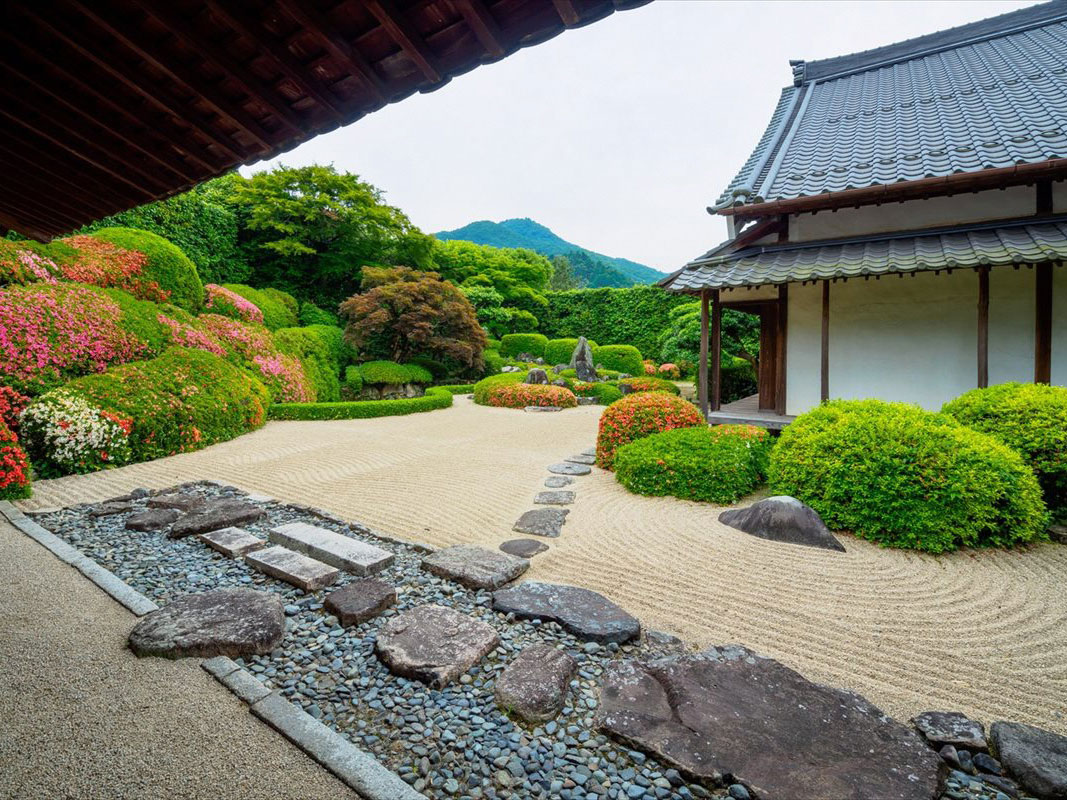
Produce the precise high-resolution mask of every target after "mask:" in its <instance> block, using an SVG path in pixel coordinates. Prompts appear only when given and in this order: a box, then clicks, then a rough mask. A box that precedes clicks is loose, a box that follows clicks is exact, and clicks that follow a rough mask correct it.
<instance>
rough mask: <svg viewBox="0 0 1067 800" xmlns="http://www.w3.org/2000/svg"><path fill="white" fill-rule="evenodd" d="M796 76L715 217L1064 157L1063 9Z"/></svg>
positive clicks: (804, 68)
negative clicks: (750, 206) (749, 207)
mask: <svg viewBox="0 0 1067 800" xmlns="http://www.w3.org/2000/svg"><path fill="white" fill-rule="evenodd" d="M793 70H794V74H795V75H796V85H794V86H791V87H787V88H786V89H784V90H783V91H782V95H781V97H780V98H779V101H778V106H777V107H776V109H775V112H774V116H773V117H772V118H771V122H770V125H769V126H768V127H767V130H766V131H765V132H764V134H763V138H762V139H761V140H760V142H759V144H758V145H757V147H756V149H755V151H754V152H753V153H752V155H751V156H750V157H749V159H748V161H747V162H746V164H745V166H744V167H743V168H742V170H741V172H740V173H738V175H737V177H735V178H734V180H733V181H732V182H731V184H730V186H729V187H728V188H727V189H726V190H725V191H724V192H723V193H722V195H720V196H719V199H718V201H717V202H716V204H715V206H714V207H713V210H717V209H723V208H726V207H728V206H736V205H741V204H747V203H756V202H764V201H772V200H788V199H793V198H797V197H806V196H810V195H817V194H821V193H824V192H837V191H842V190H845V189H854V188H862V187H867V186H874V185H879V184H885V183H894V182H898V181H910V180H918V179H922V178H931V177H943V176H946V175H951V174H954V173H959V172H977V171H980V170H983V169H991V168H997V167H1010V166H1013V165H1015V164H1026V163H1037V162H1041V161H1046V160H1049V159H1053V158H1067V0H1053V2H1050V3H1045V4H1042V5H1040V6H1034V7H1031V8H1025V9H1022V10H1021V11H1016V12H1013V13H1011V14H1004V15H1002V16H1000V17H995V18H992V19H989V20H983V21H981V22H979V23H972V24H971V25H965V26H962V27H960V28H954V29H952V30H950V31H943V32H941V33H938V34H933V35H931V36H924V37H921V38H919V39H913V40H910V41H909V42H902V43H900V44H897V45H890V46H889V47H884V48H879V49H877V50H871V51H867V52H865V53H857V54H855V55H852V56H843V57H840V58H835V59H827V60H825V61H815V62H808V63H803V62H794V63H793Z"/></svg>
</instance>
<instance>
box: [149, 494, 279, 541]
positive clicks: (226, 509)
mask: <svg viewBox="0 0 1067 800" xmlns="http://www.w3.org/2000/svg"><path fill="white" fill-rule="evenodd" d="M262 516H263V509H262V508H258V507H256V506H253V505H249V504H248V503H245V502H242V501H241V500H230V499H223V500H209V501H206V502H205V503H204V504H203V505H202V506H200V507H199V509H198V511H197V512H196V513H193V514H189V515H187V516H185V517H182V518H181V519H180V520H178V521H177V522H175V523H174V525H173V527H171V529H170V533H169V534H168V535H169V536H170V538H172V539H182V538H184V537H186V536H195V535H196V534H198V533H207V532H208V531H217V530H219V528H229V527H231V526H235V525H245V524H247V523H249V522H255V521H256V520H257V519H259V518H260V517H262Z"/></svg>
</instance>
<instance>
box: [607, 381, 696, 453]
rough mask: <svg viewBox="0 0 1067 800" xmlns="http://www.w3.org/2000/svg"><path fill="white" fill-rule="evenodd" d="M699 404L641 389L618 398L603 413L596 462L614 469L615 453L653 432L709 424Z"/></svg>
mask: <svg viewBox="0 0 1067 800" xmlns="http://www.w3.org/2000/svg"><path fill="white" fill-rule="evenodd" d="M706 425H707V423H706V422H705V421H704V418H703V417H702V416H701V415H700V412H699V411H697V409H696V407H695V406H694V405H693V404H692V403H690V402H687V401H686V400H683V399H682V398H680V397H675V396H674V395H671V394H667V393H666V392H641V393H639V394H631V395H627V396H625V397H623V398H622V399H621V400H617V401H615V402H614V403H612V404H611V405H610V406H608V407H607V408H605V409H604V413H603V414H601V415H600V428H599V432H598V434H597V438H596V463H597V466H598V467H602V468H603V469H612V468H613V466H614V463H615V453H616V452H617V451H618V449H619V448H620V447H622V446H623V445H626V444H629V443H630V442H633V441H635V440H637V439H641V438H643V437H645V436H650V435H652V434H653V433H661V432H662V431H669V430H674V429H675V428H694V427H706Z"/></svg>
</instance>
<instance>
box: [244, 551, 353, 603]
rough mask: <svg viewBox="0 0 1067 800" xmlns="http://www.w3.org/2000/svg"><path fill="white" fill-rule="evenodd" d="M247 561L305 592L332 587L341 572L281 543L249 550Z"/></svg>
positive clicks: (257, 568)
mask: <svg viewBox="0 0 1067 800" xmlns="http://www.w3.org/2000/svg"><path fill="white" fill-rule="evenodd" d="M245 563H246V564H248V566H250V567H252V569H254V570H256V571H258V572H262V573H263V574H264V575H270V576H271V577H272V578H277V579H278V580H280V581H285V582H286V583H291V584H293V586H296V587H298V588H300V589H303V590H304V591H305V592H313V591H315V590H316V589H321V588H323V587H324V586H330V585H332V584H333V583H334V582H335V581H336V580H337V578H338V577H340V575H341V571H340V570H338V569H335V568H333V567H331V566H330V565H329V564H323V563H322V562H321V561H316V560H315V559H313V558H309V557H308V556H306V555H303V554H302V553H294V552H293V551H292V550H289V549H287V548H285V547H281V546H278V545H275V546H274V547H268V548H266V549H265V550H256V551H255V552H253V553H249V554H248V555H247V556H245Z"/></svg>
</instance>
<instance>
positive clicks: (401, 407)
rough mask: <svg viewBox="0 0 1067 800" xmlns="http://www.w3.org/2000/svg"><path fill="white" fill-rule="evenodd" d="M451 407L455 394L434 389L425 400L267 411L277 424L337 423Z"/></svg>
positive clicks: (281, 406) (290, 406)
mask: <svg viewBox="0 0 1067 800" xmlns="http://www.w3.org/2000/svg"><path fill="white" fill-rule="evenodd" d="M451 405H452V392H450V391H449V390H448V389H445V388H444V387H440V386H432V387H430V388H429V389H427V390H426V394H424V395H423V396H422V397H408V398H402V399H399V400H359V401H355V402H350V403H276V404H275V405H272V406H271V407H270V409H269V411H268V413H269V416H270V418H271V419H278V420H336V419H369V418H371V417H393V416H399V415H403V414H418V413H421V412H423V411H436V410H437V409H440V408H448V407H449V406H451Z"/></svg>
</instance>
